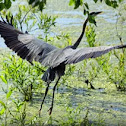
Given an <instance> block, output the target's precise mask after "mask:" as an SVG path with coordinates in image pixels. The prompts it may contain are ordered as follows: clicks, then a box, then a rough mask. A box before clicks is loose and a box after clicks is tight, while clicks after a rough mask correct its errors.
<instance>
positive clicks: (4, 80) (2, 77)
mask: <svg viewBox="0 0 126 126" xmlns="http://www.w3.org/2000/svg"><path fill="white" fill-rule="evenodd" d="M0 78H1V80H2V81H3V82H4V83H5V84H7V80H6V79H5V77H4V76H3V75H1V76H0Z"/></svg>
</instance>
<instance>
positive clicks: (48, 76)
mask: <svg viewBox="0 0 126 126" xmlns="http://www.w3.org/2000/svg"><path fill="white" fill-rule="evenodd" d="M55 76H56V75H55V70H54V69H51V68H48V69H47V70H46V72H45V73H44V75H43V76H42V80H43V81H45V82H51V81H53V80H54V79H55Z"/></svg>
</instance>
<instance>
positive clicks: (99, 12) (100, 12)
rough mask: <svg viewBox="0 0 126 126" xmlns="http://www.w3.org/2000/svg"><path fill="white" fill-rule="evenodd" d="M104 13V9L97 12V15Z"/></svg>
mask: <svg viewBox="0 0 126 126" xmlns="http://www.w3.org/2000/svg"><path fill="white" fill-rule="evenodd" d="M102 13H103V12H102V11H98V12H95V14H96V15H98V14H102Z"/></svg>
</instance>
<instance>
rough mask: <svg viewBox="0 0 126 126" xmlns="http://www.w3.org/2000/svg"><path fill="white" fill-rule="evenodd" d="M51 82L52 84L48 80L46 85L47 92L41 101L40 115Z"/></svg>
mask: <svg viewBox="0 0 126 126" xmlns="http://www.w3.org/2000/svg"><path fill="white" fill-rule="evenodd" d="M49 84H50V83H48V82H47V87H46V90H45V94H44V97H43V100H42V103H41V106H40V109H39V115H40V112H41V110H42V105H43V103H44V101H45V98H46V95H47V93H48V90H49Z"/></svg>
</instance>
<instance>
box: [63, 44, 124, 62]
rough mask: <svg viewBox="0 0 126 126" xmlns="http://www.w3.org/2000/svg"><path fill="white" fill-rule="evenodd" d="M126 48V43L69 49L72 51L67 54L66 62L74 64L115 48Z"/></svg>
mask: <svg viewBox="0 0 126 126" xmlns="http://www.w3.org/2000/svg"><path fill="white" fill-rule="evenodd" d="M120 48H126V45H119V46H100V47H87V48H83V49H76V50H72V49H70V50H67V52H70V53H69V55H67V56H66V61H65V63H66V64H72V63H73V64H74V63H78V62H80V61H82V60H84V59H88V58H96V57H99V56H102V55H103V54H106V53H108V52H109V51H111V50H113V49H120Z"/></svg>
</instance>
